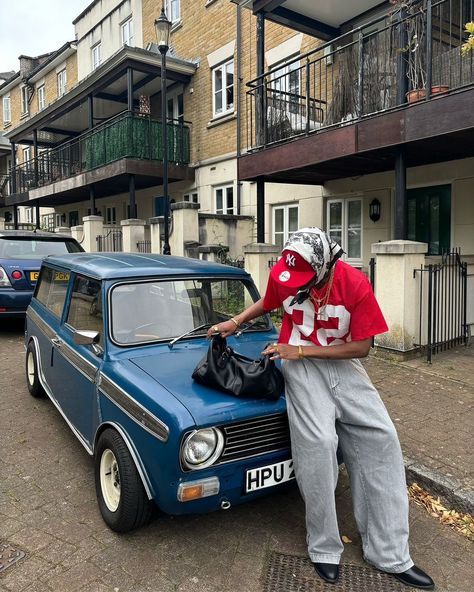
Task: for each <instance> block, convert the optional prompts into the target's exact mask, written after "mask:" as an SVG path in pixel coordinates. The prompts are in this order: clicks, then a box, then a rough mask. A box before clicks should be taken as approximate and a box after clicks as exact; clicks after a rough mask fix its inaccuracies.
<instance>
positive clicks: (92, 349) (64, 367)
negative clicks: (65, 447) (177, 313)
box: [51, 275, 104, 448]
mask: <svg viewBox="0 0 474 592" xmlns="http://www.w3.org/2000/svg"><path fill="white" fill-rule="evenodd" d="M72 282H73V283H72V288H71V291H70V293H69V298H68V305H67V306H66V312H65V316H64V322H63V324H62V325H61V329H60V331H59V332H58V334H57V335H56V336H55V338H53V344H54V351H53V355H52V360H53V362H52V370H53V372H52V376H51V382H52V384H51V387H52V389H53V390H54V393H55V395H56V398H57V401H58V403H59V404H60V406H61V408H62V410H63V411H64V413H65V414H66V416H67V418H68V420H69V421H70V422H71V423H72V425H73V426H74V427H75V428H76V430H77V431H78V432H79V433H80V435H81V436H82V438H83V439H84V441H85V444H86V445H87V446H88V447H89V448H92V441H93V437H94V434H95V430H96V427H97V424H98V409H97V386H96V379H97V376H98V372H99V369H100V367H101V364H102V352H103V339H104V323H103V317H102V285H101V282H100V281H99V280H96V279H93V278H88V277H85V276H82V275H76V276H75V277H74V278H73V280H72ZM81 330H87V331H97V332H98V333H99V341H98V342H97V344H96V345H95V346H90V345H79V344H77V343H75V342H74V333H75V331H81Z"/></svg>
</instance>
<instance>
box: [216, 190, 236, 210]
mask: <svg viewBox="0 0 474 592" xmlns="http://www.w3.org/2000/svg"><path fill="white" fill-rule="evenodd" d="M228 189H232V208H229V207H228V200H227V190H228ZM219 190H222V208H218V207H217V192H218V191H219ZM234 198H235V195H234V184H233V183H224V184H222V185H216V186H215V187H214V213H216V214H219V215H229V216H233V215H235V210H236V204H235V199H234ZM229 210H232V211H229Z"/></svg>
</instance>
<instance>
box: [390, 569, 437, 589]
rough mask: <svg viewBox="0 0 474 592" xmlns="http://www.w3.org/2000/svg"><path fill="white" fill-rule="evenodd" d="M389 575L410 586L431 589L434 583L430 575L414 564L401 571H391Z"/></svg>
mask: <svg viewBox="0 0 474 592" xmlns="http://www.w3.org/2000/svg"><path fill="white" fill-rule="evenodd" d="M390 575H392V576H394V577H395V578H397V580H400V582H402V584H405V585H406V586H411V587H412V588H420V589H421V590H433V588H434V587H435V584H434V582H433V580H432V579H431V578H430V576H429V575H428V574H426V573H425V572H424V571H423V570H422V569H420V568H419V567H416V565H414V566H413V567H410V569H407V570H406V571H402V572H401V573H392V574H390Z"/></svg>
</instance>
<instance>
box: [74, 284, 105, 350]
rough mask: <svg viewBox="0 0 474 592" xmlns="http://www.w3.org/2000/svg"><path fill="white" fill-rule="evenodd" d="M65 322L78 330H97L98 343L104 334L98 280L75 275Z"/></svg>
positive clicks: (100, 291)
mask: <svg viewBox="0 0 474 592" xmlns="http://www.w3.org/2000/svg"><path fill="white" fill-rule="evenodd" d="M66 322H67V324H68V325H70V326H71V327H72V328H73V329H77V330H79V331H98V332H99V335H100V338H99V342H98V343H99V345H100V343H101V342H102V340H103V335H104V323H103V319H102V290H101V284H100V282H98V281H97V280H93V279H90V278H87V277H83V276H79V275H78V276H77V277H76V279H75V280H74V285H73V287H72V293H71V301H70V304H69V312H68V315H67V320H66Z"/></svg>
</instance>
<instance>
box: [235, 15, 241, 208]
mask: <svg viewBox="0 0 474 592" xmlns="http://www.w3.org/2000/svg"><path fill="white" fill-rule="evenodd" d="M241 27H242V7H241V6H240V4H237V72H236V74H237V215H240V206H241V201H242V183H241V182H240V179H239V158H240V154H241V149H242V147H241V142H240V126H241V125H242V117H241V113H240V93H241V92H242V31H241Z"/></svg>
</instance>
